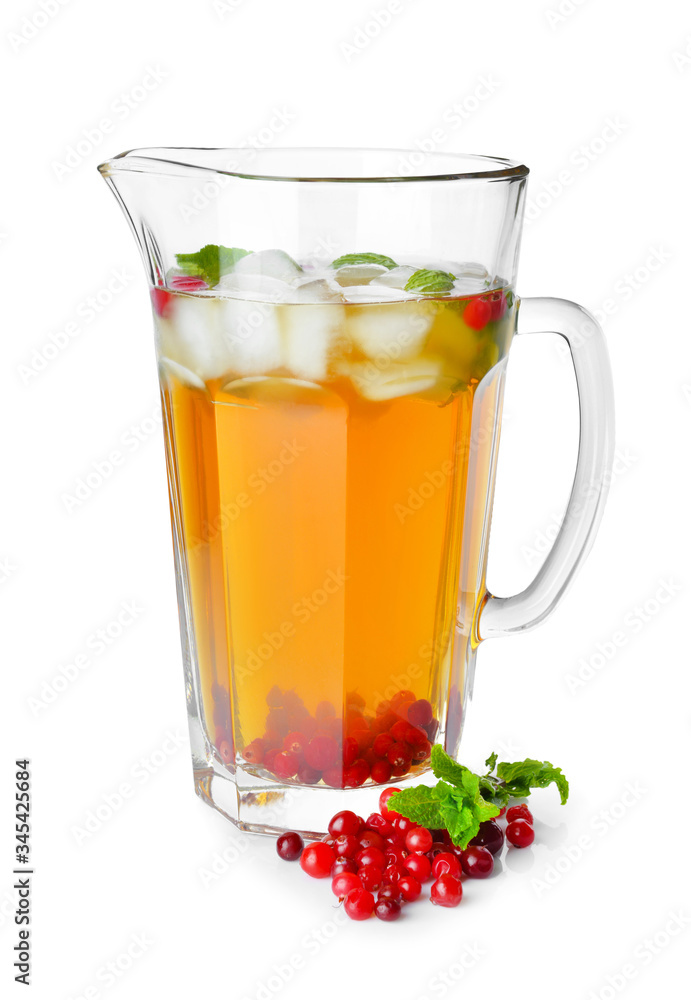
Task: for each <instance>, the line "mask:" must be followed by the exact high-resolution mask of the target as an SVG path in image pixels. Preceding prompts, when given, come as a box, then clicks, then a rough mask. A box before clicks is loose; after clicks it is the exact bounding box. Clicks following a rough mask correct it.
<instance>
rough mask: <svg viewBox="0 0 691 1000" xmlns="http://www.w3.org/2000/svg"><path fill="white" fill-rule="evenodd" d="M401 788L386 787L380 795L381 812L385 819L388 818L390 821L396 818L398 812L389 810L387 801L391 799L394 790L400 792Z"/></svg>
mask: <svg viewBox="0 0 691 1000" xmlns="http://www.w3.org/2000/svg"><path fill="white" fill-rule="evenodd" d="M400 790H401V789H400V788H385V789H384V791H383V792H382V793H381V795H380V796H379V812H380V813H381V814H382V816H383V817H384V819H388V820H389V822H391V821H392V820H393V819H395V818H396V816H397V815H398V813H396V812H394V813H391V812H389V810H388V809H387V808H386V803H387V802H388V801H389V799H390V798H391V796H392V795H393V794H394V792H400Z"/></svg>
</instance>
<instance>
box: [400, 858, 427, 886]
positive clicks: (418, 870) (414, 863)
mask: <svg viewBox="0 0 691 1000" xmlns="http://www.w3.org/2000/svg"><path fill="white" fill-rule="evenodd" d="M403 867H404V868H405V870H406V871H408V872H410V874H411V875H414V876H415V878H416V879H417V880H418V882H426V881H427V879H428V878H429V877H430V875H431V874H432V862H431V861H430V859H429V858H428V857H427V856H426V855H425V854H411V855H409V857H407V858H406V859H405V861H404V862H403Z"/></svg>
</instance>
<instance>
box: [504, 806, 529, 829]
mask: <svg viewBox="0 0 691 1000" xmlns="http://www.w3.org/2000/svg"><path fill="white" fill-rule="evenodd" d="M506 818H507V820H508V822H509V823H513V821H514V820H515V819H524V820H525V821H526V823H530V825H531V826H532V825H533V823H534V820H533V814H532V813H531V811H530V809H528V807H527V806H526V805H520V806H511V808H510V809H509V810H508V812H507V814H506Z"/></svg>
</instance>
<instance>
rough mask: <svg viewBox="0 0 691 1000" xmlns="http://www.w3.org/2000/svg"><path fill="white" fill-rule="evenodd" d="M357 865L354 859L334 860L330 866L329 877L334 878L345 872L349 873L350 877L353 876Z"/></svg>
mask: <svg viewBox="0 0 691 1000" xmlns="http://www.w3.org/2000/svg"><path fill="white" fill-rule="evenodd" d="M358 868H359V865H358V863H357V861H356V860H355V858H336V860H335V861H334V863H333V864H332V865H331V871H330V872H329V875H331V878H336V876H337V875H343V874H344V873H345V872H350V873H351V875H355V874H356V873H357V870H358Z"/></svg>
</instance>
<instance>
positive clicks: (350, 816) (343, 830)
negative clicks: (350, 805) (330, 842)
mask: <svg viewBox="0 0 691 1000" xmlns="http://www.w3.org/2000/svg"><path fill="white" fill-rule="evenodd" d="M329 833H330V834H331V836H332V837H340V836H342V835H343V834H345V835H347V836H349V837H357V835H358V834H359V833H360V821H359V819H358V818H357V816H356V815H355V813H354V812H351V811H350V809H342V810H341V812H337V813H336V814H335V816H332V817H331V819H330V820H329Z"/></svg>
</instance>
